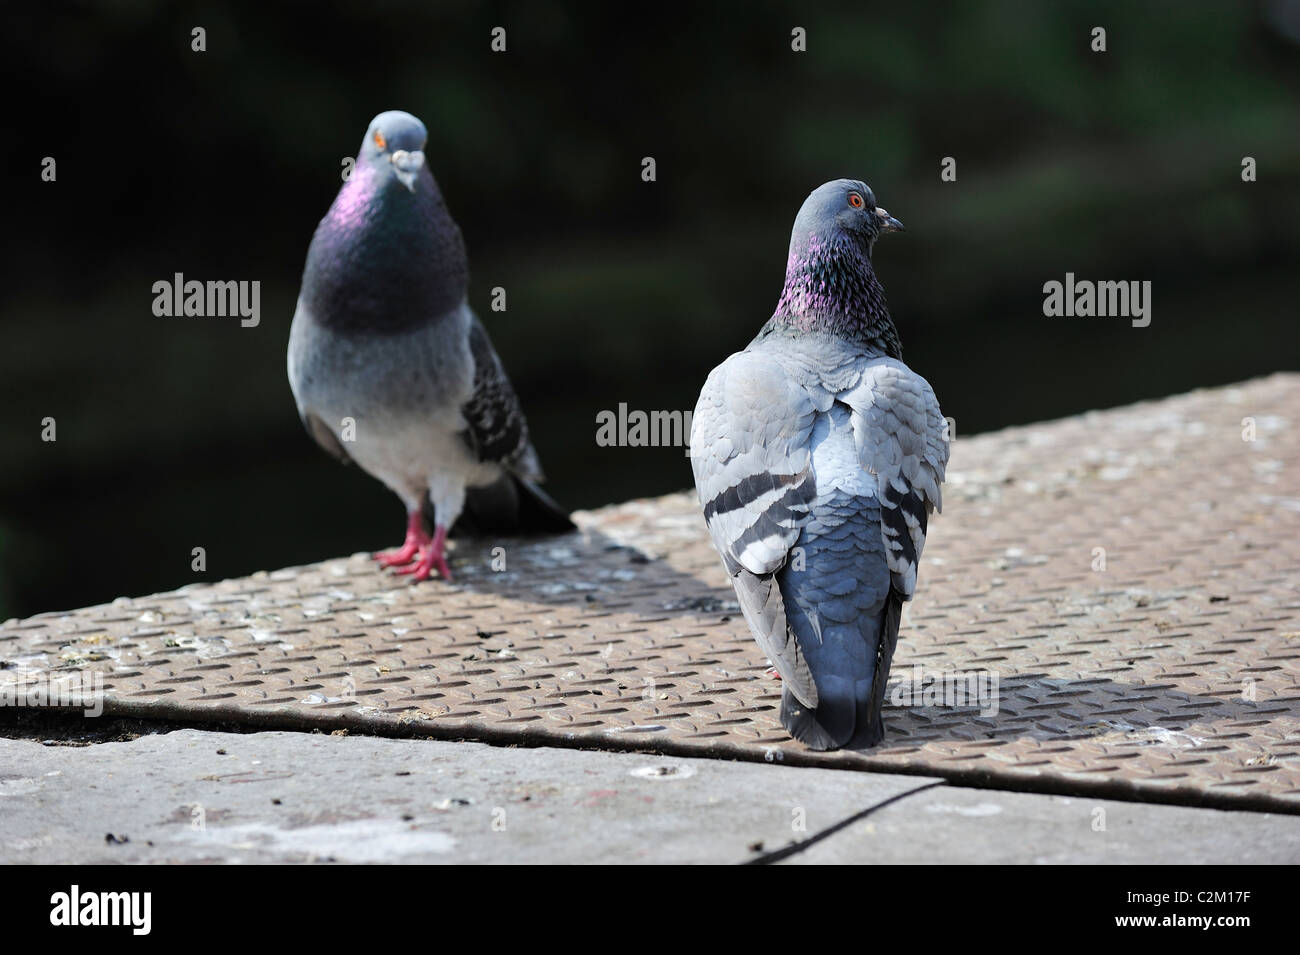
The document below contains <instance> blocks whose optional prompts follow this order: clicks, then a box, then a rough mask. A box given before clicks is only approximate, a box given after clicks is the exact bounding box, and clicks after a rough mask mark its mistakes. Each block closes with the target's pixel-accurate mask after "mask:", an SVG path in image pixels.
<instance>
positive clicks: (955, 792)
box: [784, 786, 1300, 865]
mask: <svg viewBox="0 0 1300 955" xmlns="http://www.w3.org/2000/svg"><path fill="white" fill-rule="evenodd" d="M784 862H785V863H802V864H859V863H871V862H913V863H918V864H924V863H949V864H951V863H1020V864H1044V863H1051V864H1061V863H1071V864H1080V863H1086V864H1103V865H1104V864H1123V865H1131V864H1144V865H1148V864H1156V865H1162V864H1171V863H1173V864H1202V863H1217V864H1234V865H1239V864H1249V863H1272V864H1285V863H1295V862H1300V817H1297V816H1290V815H1274V814H1270V813H1254V812H1235V811H1229V812H1224V811H1220V810H1215V809H1191V808H1186V807H1183V806H1163V805H1150V804H1146V803H1133V802H1118V801H1115V800H1107V799H1089V798H1080V797H1077V796H1045V795H1038V794H1033V793H1013V792H1002V791H996V790H984V789H959V788H956V787H953V786H942V787H939V788H936V789H927V790H925V791H922V792H917V793H914V794H913V795H910V796H908V797H907V798H906V799H903V800H901V801H899V802H896V803H892V804H890V805H888V806H884V807H882V808H880V809H879V810H877V811H876V812H873V813H871V815H870V816H868V817H867V818H865V819H862V820H861V821H858V822H855V823H853V824H851V825H849V826H846V827H844V828H843V829H842V830H840V831H839V832H837V833H835V835H834V836H832V837H831V838H828V839H826V840H824V841H821V842H818V843H816V844H815V845H812V846H809V847H807V848H806V849H803V850H801V851H800V852H798V853H797V854H795V855H792V856H791V857H789V858H788V859H786V860H784Z"/></svg>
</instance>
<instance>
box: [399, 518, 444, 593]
mask: <svg viewBox="0 0 1300 955" xmlns="http://www.w3.org/2000/svg"><path fill="white" fill-rule="evenodd" d="M446 544H447V528H445V527H443V526H442V525H441V524H439V525H438V526H437V527H436V528H434V531H433V540H432V541H430V542H429V543H428V544H426V545H425V546H424V547H421V548H420V559H419V561H417V562H416V563H415V564H412V565H411V566H409V567H401V568H399V569H398V571H397V573H399V574H410V575H411V576H412V577H414V578H415V579H416V580H427V579H428V578H429V575H430V574H431V573H433V571H435V570H437V571H438V576H439V577H441V578H442V579H443V580H451V568H450V567H448V566H447V555H446Z"/></svg>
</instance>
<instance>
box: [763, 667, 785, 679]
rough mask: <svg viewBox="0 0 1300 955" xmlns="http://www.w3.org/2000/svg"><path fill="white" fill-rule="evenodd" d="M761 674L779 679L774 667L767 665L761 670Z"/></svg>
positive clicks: (779, 676)
mask: <svg viewBox="0 0 1300 955" xmlns="http://www.w3.org/2000/svg"><path fill="white" fill-rule="evenodd" d="M763 676H765V677H767V678H768V679H769V680H779V679H781V674H780V673H778V672H777V669H776V667H768V668H767V669H766V670H764V671H763Z"/></svg>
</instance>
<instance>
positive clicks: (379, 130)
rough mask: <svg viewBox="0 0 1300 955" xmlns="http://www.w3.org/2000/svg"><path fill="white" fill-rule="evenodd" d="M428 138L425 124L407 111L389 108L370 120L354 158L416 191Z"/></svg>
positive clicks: (381, 174) (411, 190)
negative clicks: (359, 148)
mask: <svg viewBox="0 0 1300 955" xmlns="http://www.w3.org/2000/svg"><path fill="white" fill-rule="evenodd" d="M428 138H429V133H428V131H427V130H426V129H425V128H424V123H422V122H420V121H419V120H418V119H416V118H415V117H414V116H412V115H411V114H410V113H406V112H403V111H402V110H400V109H390V110H388V111H387V112H386V113H380V114H379V115H378V116H376V117H375V118H374V119H372V120H371V121H370V128H369V129H367V130H366V136H365V138H364V139H362V140H361V150H360V151H359V152H358V153H357V161H358V162H362V163H365V164H366V165H367V166H368V167H369V168H370V169H371V170H373V171H374V172H376V173H378V174H379V175H380V177H381V178H382V177H386V176H392V177H393V178H395V179H396V180H397V181H398V182H400V183H401V184H402V185H403V186H405V187H406V188H407V190H408V191H410V192H415V185H416V182H417V181H418V179H419V175H420V170H422V169H424V144H425V142H426V141H428Z"/></svg>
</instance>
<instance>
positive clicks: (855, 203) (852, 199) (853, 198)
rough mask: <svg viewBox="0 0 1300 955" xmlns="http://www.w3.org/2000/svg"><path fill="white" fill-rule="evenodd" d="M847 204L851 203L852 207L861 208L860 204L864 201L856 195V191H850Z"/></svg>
mask: <svg viewBox="0 0 1300 955" xmlns="http://www.w3.org/2000/svg"><path fill="white" fill-rule="evenodd" d="M849 205H851V206H852V207H853V208H854V209H861V208H862V206H863V205H864V203H863V202H862V197H861V196H860V195H858V194H857V193H856V192H850V193H849Z"/></svg>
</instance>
